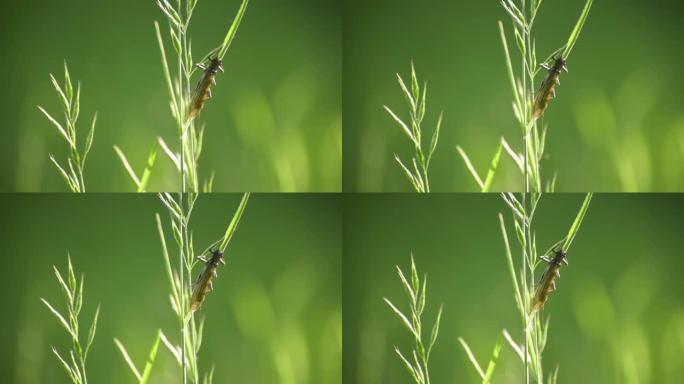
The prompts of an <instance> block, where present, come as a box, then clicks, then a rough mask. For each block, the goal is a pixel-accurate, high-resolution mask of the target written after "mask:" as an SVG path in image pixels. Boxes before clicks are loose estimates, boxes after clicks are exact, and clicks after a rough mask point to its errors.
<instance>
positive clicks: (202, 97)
mask: <svg viewBox="0 0 684 384" xmlns="http://www.w3.org/2000/svg"><path fill="white" fill-rule="evenodd" d="M208 60H209V62H208V64H203V63H200V64H197V66H198V67H199V68H200V69H202V70H203V71H204V73H202V77H201V78H200V79H199V82H197V87H196V88H195V93H194V94H193V97H192V101H191V103H190V118H191V119H193V118H195V117H196V116H197V115H199V113H200V111H201V110H202V107H204V103H206V102H207V100H209V99H210V98H211V86H212V85H214V84H216V74H217V73H218V72H219V71H221V72H223V61H221V59H219V58H218V57H217V56H214V57H210V58H209V59H208Z"/></svg>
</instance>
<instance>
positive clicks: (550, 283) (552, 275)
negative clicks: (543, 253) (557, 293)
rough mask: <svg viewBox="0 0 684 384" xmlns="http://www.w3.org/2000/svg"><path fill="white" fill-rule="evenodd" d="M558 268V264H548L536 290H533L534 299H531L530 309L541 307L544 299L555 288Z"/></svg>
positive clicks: (535, 309)
mask: <svg viewBox="0 0 684 384" xmlns="http://www.w3.org/2000/svg"><path fill="white" fill-rule="evenodd" d="M559 269H560V264H558V265H553V266H550V267H549V269H547V270H546V271H545V272H544V276H542V280H541V281H540V282H539V286H538V287H537V290H536V291H535V292H534V299H533V300H532V310H533V311H538V310H540V309H542V307H543V306H544V304H546V301H548V300H549V296H550V295H551V292H553V291H554V290H555V289H556V278H557V277H558V271H559Z"/></svg>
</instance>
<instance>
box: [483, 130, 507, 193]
mask: <svg viewBox="0 0 684 384" xmlns="http://www.w3.org/2000/svg"><path fill="white" fill-rule="evenodd" d="M502 140H503V138H502ZM502 148H503V143H502V142H501V141H499V147H498V148H497V149H496V153H494V157H493V158H492V163H491V164H490V165H489V171H488V172H487V178H485V181H484V185H483V186H482V192H489V190H490V189H491V188H492V182H493V181H494V174H495V173H496V169H497V168H498V167H499V159H501V149H502Z"/></svg>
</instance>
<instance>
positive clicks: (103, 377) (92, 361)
mask: <svg viewBox="0 0 684 384" xmlns="http://www.w3.org/2000/svg"><path fill="white" fill-rule="evenodd" d="M239 201H240V195H223V194H212V195H202V196H200V198H199V200H198V202H197V205H196V211H195V212H194V216H193V219H192V222H191V227H192V230H193V234H194V238H195V244H196V248H202V249H203V248H204V247H205V246H206V245H207V244H210V243H211V242H213V241H214V240H216V239H217V238H219V237H220V236H222V234H223V232H224V231H225V227H226V226H227V225H228V223H229V221H230V219H231V217H232V215H233V212H234V210H235V209H236V208H237V205H238V203H239ZM0 211H2V213H3V218H4V219H3V220H2V223H0V244H2V246H1V254H2V256H1V257H0V270H2V271H3V278H2V279H1V280H0V289H2V291H3V292H5V300H4V307H5V309H4V310H3V311H2V312H3V315H2V316H1V317H0V325H1V326H0V341H1V342H2V345H3V347H2V348H0V382H3V383H17V384H33V383H36V384H38V383H40V384H50V383H68V382H69V381H68V379H67V376H66V374H65V373H64V372H63V370H62V367H61V366H60V365H59V363H58V362H57V360H56V359H55V357H54V356H53V355H52V352H51V350H50V346H52V345H54V346H56V347H57V348H58V349H59V350H60V351H64V350H65V348H66V347H67V345H70V340H69V339H68V338H67V337H66V332H65V331H64V329H63V328H62V327H61V326H60V325H59V323H58V321H57V319H56V318H55V317H54V316H53V315H52V314H51V313H50V312H49V311H48V309H47V308H45V306H44V305H43V304H42V303H41V302H40V300H39V298H41V297H44V298H46V299H47V300H48V301H50V302H51V303H52V304H53V305H55V306H56V307H57V308H59V309H60V310H63V309H64V301H63V298H62V295H61V291H60V289H59V285H58V283H57V281H56V279H55V277H54V275H53V273H52V266H53V265H56V266H57V267H58V268H59V269H60V270H61V271H63V272H65V271H66V265H67V252H69V253H70V254H71V257H72V260H73V263H74V266H75V268H76V271H77V272H79V273H83V274H84V275H85V303H84V308H83V311H82V316H83V318H84V319H83V322H82V324H83V323H84V324H85V327H89V326H90V321H91V318H92V315H93V313H94V311H95V307H96V306H97V304H98V303H100V304H101V305H102V309H101V313H100V320H99V323H98V330H97V335H96V338H95V341H94V344H93V346H92V349H91V352H90V355H89V358H88V374H89V376H88V378H89V381H90V382H93V383H116V384H121V383H133V382H134V381H135V378H134V377H133V375H132V374H131V373H130V371H129V369H128V366H127V365H126V363H125V362H124V360H123V359H122V358H121V356H120V354H119V352H118V350H117V349H116V346H115V345H114V342H113V338H114V337H117V338H118V339H120V340H121V341H122V342H123V343H124V344H125V345H126V347H127V349H128V351H129V353H130V354H131V356H132V358H133V359H134V361H135V362H136V364H137V365H138V367H142V366H143V365H144V362H145V361H146V359H147V356H148V353H149V349H150V347H151V345H152V343H153V341H154V337H155V335H156V332H157V329H159V328H162V329H163V330H164V332H165V333H166V335H167V336H168V337H169V339H170V340H172V341H174V342H178V339H179V331H178V330H177V329H176V328H177V323H176V320H175V315H174V314H173V313H172V310H171V306H170V302H169V299H168V295H169V288H168V281H167V278H166V273H165V270H164V264H163V257H162V252H161V245H160V242H159V236H158V234H157V229H156V223H155V219H154V215H155V213H161V214H162V217H163V218H164V220H165V226H166V229H167V240H168V241H170V242H172V238H171V235H170V227H169V225H168V220H167V219H168V217H167V216H166V213H165V211H164V209H163V208H162V205H161V203H160V202H159V200H158V199H157V198H156V196H154V195H145V196H142V195H127V194H116V195H114V194H95V195H94V194H90V195H88V196H78V197H76V196H72V195H53V194H41V195H0ZM340 213H341V203H340V202H339V201H338V200H337V199H336V198H334V197H332V196H325V195H298V196H293V195H289V196H286V195H252V197H251V198H250V201H249V205H248V206H247V209H246V211H245V214H244V216H243V218H242V221H241V223H240V226H239V227H238V230H237V232H236V234H235V236H234V237H233V240H232V242H231V243H230V245H229V248H228V251H227V253H226V255H227V259H226V261H227V265H226V266H225V267H221V268H220V269H219V274H218V278H217V280H216V281H215V284H214V291H213V292H212V293H211V294H210V296H209V297H208V298H207V301H206V302H205V303H204V305H203V307H202V310H201V315H202V316H205V318H206V323H205V330H204V339H203V344H202V350H201V351H200V367H201V368H202V369H203V370H208V369H210V368H211V366H212V365H214V366H215V367H216V373H215V376H214V382H215V383H281V384H300V383H339V382H340V380H341V379H340V377H341V350H342V333H341V332H342V324H341V321H342V317H341V303H340V301H341V281H340V279H341V277H340V276H341V260H340V258H341V245H342V243H341V237H340V236H341V225H342V224H341V216H340ZM171 250H172V252H173V248H171ZM172 255H173V253H172ZM82 327H84V325H82ZM85 329H86V330H85V331H83V332H86V333H87V329H88V328H85ZM180 381H181V380H180V378H179V370H178V366H177V363H176V361H175V360H174V358H173V357H172V356H171V354H170V353H169V352H168V350H166V349H165V348H164V347H163V345H162V346H160V349H159V353H158V355H157V362H156V364H155V366H154V369H153V372H152V377H151V381H150V382H151V383H179V382H180Z"/></svg>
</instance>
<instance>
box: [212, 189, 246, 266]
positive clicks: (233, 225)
mask: <svg viewBox="0 0 684 384" xmlns="http://www.w3.org/2000/svg"><path fill="white" fill-rule="evenodd" d="M248 201H249V192H247V193H244V194H243V195H242V199H241V200H240V205H238V207H237V209H236V210H235V213H233V218H232V219H231V220H230V224H229V225H228V228H226V233H225V234H224V235H223V239H222V241H221V245H220V246H219V249H220V250H221V252H223V253H225V251H226V248H228V243H230V240H231V239H232V238H233V234H235V231H236V230H237V226H238V224H239V223H240V219H241V218H242V214H243V213H244V212H245V208H247V202H248Z"/></svg>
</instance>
